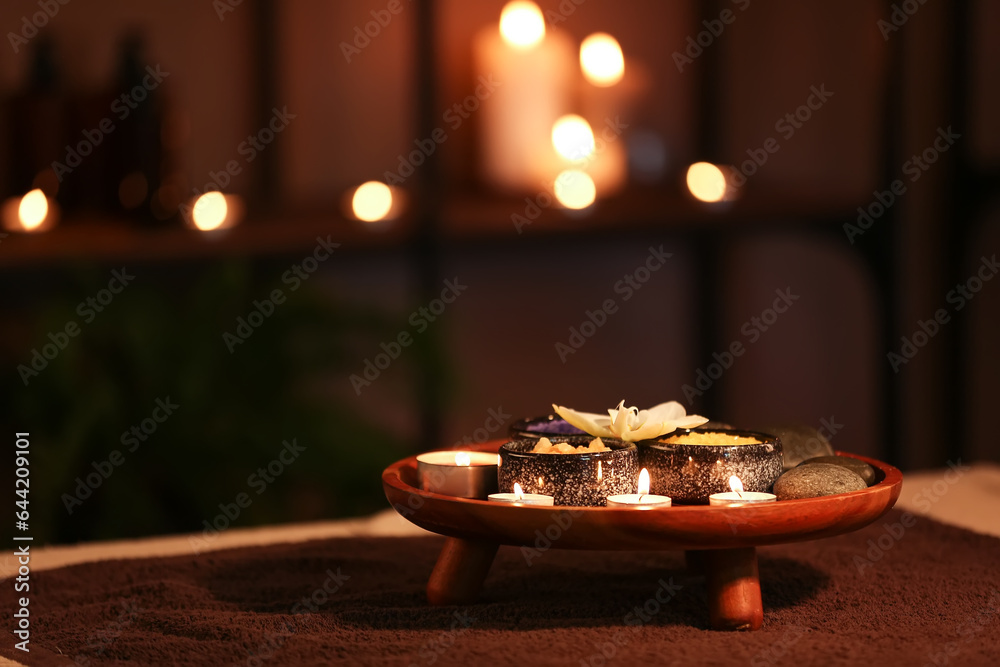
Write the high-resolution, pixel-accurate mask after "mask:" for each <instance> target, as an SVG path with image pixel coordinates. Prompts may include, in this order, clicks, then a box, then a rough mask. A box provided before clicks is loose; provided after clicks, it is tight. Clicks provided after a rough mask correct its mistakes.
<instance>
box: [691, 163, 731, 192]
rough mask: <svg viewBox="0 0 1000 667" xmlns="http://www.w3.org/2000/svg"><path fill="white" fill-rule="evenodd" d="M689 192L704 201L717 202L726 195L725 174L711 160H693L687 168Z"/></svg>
mask: <svg viewBox="0 0 1000 667" xmlns="http://www.w3.org/2000/svg"><path fill="white" fill-rule="evenodd" d="M687 186H688V190H690V191H691V194H692V195H694V196H695V198H696V199H699V200H701V201H704V202H718V201H722V200H723V199H725V197H726V175H725V174H724V173H722V170H721V169H719V168H718V167H717V166H715V165H714V164H712V163H711V162H695V163H694V164H693V165H691V166H690V167H688V170H687Z"/></svg>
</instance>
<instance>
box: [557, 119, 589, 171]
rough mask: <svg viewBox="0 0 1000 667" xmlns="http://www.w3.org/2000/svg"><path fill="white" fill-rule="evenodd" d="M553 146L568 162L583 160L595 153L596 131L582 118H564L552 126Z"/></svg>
mask: <svg viewBox="0 0 1000 667" xmlns="http://www.w3.org/2000/svg"><path fill="white" fill-rule="evenodd" d="M552 146H553V147H554V148H555V149H556V152H557V153H559V155H561V156H563V157H564V158H566V159H567V160H573V161H577V160H583V159H585V158H588V157H590V156H591V155H593V153H594V131H593V130H592V129H590V123H588V122H587V121H586V120H585V119H584V118H582V117H580V116H577V115H574V114H569V115H566V116H563V117H562V118H560V119H559V120H557V121H556V122H555V124H554V125H553V126H552Z"/></svg>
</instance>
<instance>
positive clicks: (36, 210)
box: [17, 188, 49, 232]
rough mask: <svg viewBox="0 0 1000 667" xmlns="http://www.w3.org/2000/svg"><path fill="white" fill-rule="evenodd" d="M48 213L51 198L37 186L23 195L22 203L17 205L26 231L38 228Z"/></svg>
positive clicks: (19, 217)
mask: <svg viewBox="0 0 1000 667" xmlns="http://www.w3.org/2000/svg"><path fill="white" fill-rule="evenodd" d="M48 215H49V200H48V199H46V198H45V193H44V192H42V191H41V190H39V189H38V188H36V189H34V190H32V191H31V192H29V193H28V194H26V195H24V196H23V197H21V203H20V204H19V205H18V207H17V218H18V220H19V221H20V222H21V227H22V228H24V231H26V232H30V231H33V230H35V229H37V228H38V227H39V226H41V224H42V223H43V222H45V218H46V217H48Z"/></svg>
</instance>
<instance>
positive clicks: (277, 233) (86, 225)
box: [0, 216, 412, 269]
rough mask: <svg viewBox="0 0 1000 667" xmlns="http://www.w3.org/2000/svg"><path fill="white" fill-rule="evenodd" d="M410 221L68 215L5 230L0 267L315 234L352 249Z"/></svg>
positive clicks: (303, 248)
mask: <svg viewBox="0 0 1000 667" xmlns="http://www.w3.org/2000/svg"><path fill="white" fill-rule="evenodd" d="M411 228H412V224H411V223H410V222H409V221H408V220H406V219H400V220H394V221H392V222H391V223H387V224H382V225H379V226H371V227H369V226H366V225H365V224H364V223H361V222H358V221H355V220H346V219H344V218H342V217H338V216H306V217H289V218H287V219H281V220H278V219H261V220H246V221H244V222H243V223H242V224H240V225H238V226H236V227H234V228H232V229H228V230H222V231H219V232H210V233H204V232H199V231H197V230H193V229H186V228H181V227H179V226H175V227H164V228H152V227H145V228H144V227H142V226H141V225H140V224H139V223H134V222H129V221H126V220H120V221H115V220H109V219H102V218H87V219H72V220H68V221H64V222H63V223H62V224H60V225H59V226H57V227H56V228H55V229H53V230H51V231H48V232H44V233H40V234H17V233H13V232H11V233H8V234H7V237H6V238H4V239H3V240H2V241H0V269H2V268H8V267H17V266H21V267H23V266H32V265H41V264H61V263H68V262H74V261H104V262H119V261H130V262H131V261H177V260H188V259H205V258H215V257H234V256H259V255H279V254H286V253H297V252H308V251H309V250H310V248H312V247H313V246H314V245H316V238H317V237H322V238H326V237H327V236H329V237H330V240H331V241H333V242H334V243H340V244H342V245H343V246H345V247H350V248H369V247H376V246H385V245H398V244H399V243H401V242H403V241H404V240H405V239H406V238H407V237H408V236H409V231H410V229H411Z"/></svg>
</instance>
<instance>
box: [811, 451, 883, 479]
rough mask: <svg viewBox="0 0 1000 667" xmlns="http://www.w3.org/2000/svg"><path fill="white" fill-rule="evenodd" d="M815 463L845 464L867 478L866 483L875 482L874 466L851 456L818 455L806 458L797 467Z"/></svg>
mask: <svg viewBox="0 0 1000 667" xmlns="http://www.w3.org/2000/svg"><path fill="white" fill-rule="evenodd" d="M814 463H831V464H833V465H835V466H843V467H844V468H847V469H848V470H850V471H851V472H853V473H855V474H856V475H857V476H858V477H860V478H861V479H863V480H865V484H867V485H868V486H871V485H872V484H874V483H875V468H872V467H871V466H870V465H868V464H867V463H865V462H864V461H862V460H861V459H855V458H851V457H850V456H817V457H816V458H813V459H806V460H805V461H803V462H802V463H800V464H799V465H798V466H797V467H799V468H801V467H802V466H804V465H812V464H814Z"/></svg>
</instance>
